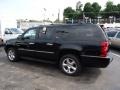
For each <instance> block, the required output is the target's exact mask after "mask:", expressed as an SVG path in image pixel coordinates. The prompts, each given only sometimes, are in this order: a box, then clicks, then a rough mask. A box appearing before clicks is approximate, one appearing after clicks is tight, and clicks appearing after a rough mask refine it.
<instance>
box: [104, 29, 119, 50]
mask: <svg viewBox="0 0 120 90" xmlns="http://www.w3.org/2000/svg"><path fill="white" fill-rule="evenodd" d="M106 33H107V36H108V38H109V40H110V42H111V46H112V47H115V48H120V30H112V31H106Z"/></svg>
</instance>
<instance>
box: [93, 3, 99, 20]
mask: <svg viewBox="0 0 120 90" xmlns="http://www.w3.org/2000/svg"><path fill="white" fill-rule="evenodd" d="M92 8H93V17H94V18H97V17H98V16H99V12H100V10H101V6H100V5H99V4H98V3H97V2H94V3H93V4H92Z"/></svg>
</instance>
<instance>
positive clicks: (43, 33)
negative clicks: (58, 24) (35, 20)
mask: <svg viewBox="0 0 120 90" xmlns="http://www.w3.org/2000/svg"><path fill="white" fill-rule="evenodd" d="M43 28H44V27H43ZM43 28H40V32H39V38H40V39H42V40H44V39H45V40H50V39H52V38H53V37H54V35H53V30H54V29H53V28H52V27H48V28H47V27H46V30H44V29H43Z"/></svg>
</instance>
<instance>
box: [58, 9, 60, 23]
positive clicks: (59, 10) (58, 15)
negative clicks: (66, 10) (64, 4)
mask: <svg viewBox="0 0 120 90" xmlns="http://www.w3.org/2000/svg"><path fill="white" fill-rule="evenodd" d="M59 22H60V9H58V23H59Z"/></svg>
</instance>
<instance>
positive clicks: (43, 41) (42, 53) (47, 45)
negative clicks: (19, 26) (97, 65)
mask: <svg viewBox="0 0 120 90" xmlns="http://www.w3.org/2000/svg"><path fill="white" fill-rule="evenodd" d="M54 30H55V28H53V27H43V28H40V30H39V36H38V39H37V44H36V47H37V51H38V53H37V58H41V59H48V60H53V59H55V57H56V55H55V52H56V44H55V42H54V41H55V39H54V38H55V36H54Z"/></svg>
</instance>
